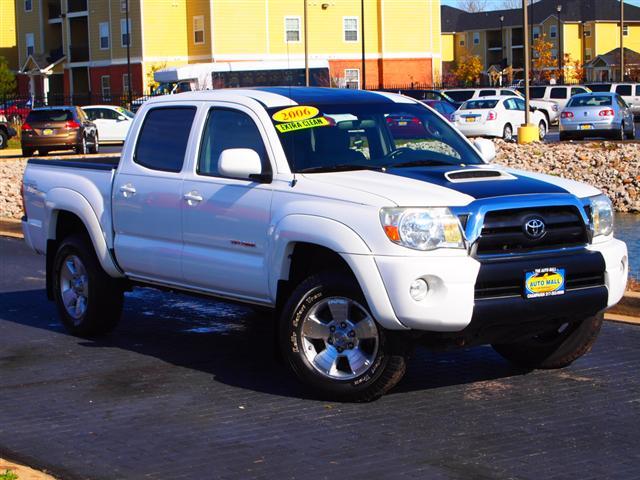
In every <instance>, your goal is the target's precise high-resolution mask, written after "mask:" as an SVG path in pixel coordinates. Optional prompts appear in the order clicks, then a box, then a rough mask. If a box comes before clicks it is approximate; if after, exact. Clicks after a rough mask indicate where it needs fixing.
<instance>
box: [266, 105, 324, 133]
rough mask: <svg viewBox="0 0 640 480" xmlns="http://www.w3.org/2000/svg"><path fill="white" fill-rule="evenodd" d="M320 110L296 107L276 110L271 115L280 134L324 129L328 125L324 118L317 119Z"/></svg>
mask: <svg viewBox="0 0 640 480" xmlns="http://www.w3.org/2000/svg"><path fill="white" fill-rule="evenodd" d="M319 114H320V110H318V109H317V108H316V107H311V106H307V105H296V106H295V107H288V108H284V109H282V110H278V111H277V112H276V113H274V114H273V115H271V118H273V119H274V120H275V121H276V122H280V123H278V124H276V128H277V129H278V131H279V132H280V133H284V132H292V131H294V130H303V129H305V128H314V127H326V126H328V125H330V122H329V120H327V119H326V118H325V117H318V115H319Z"/></svg>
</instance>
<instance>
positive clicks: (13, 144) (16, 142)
mask: <svg viewBox="0 0 640 480" xmlns="http://www.w3.org/2000/svg"><path fill="white" fill-rule="evenodd" d="M7 148H21V147H20V139H19V138H18V137H13V138H10V139H9V141H8V142H7ZM0 480H5V479H4V478H2V477H0Z"/></svg>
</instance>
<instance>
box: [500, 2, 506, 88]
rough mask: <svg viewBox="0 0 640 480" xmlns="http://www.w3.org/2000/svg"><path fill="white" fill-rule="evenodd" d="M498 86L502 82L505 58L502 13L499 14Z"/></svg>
mask: <svg viewBox="0 0 640 480" xmlns="http://www.w3.org/2000/svg"><path fill="white" fill-rule="evenodd" d="M499 18H500V57H501V58H500V86H502V84H503V83H504V73H503V72H504V68H503V67H502V65H503V62H504V59H505V51H504V15H500V17H499Z"/></svg>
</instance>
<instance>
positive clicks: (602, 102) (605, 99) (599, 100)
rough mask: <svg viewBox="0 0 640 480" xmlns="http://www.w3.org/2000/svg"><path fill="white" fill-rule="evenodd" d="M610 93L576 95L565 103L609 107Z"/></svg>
mask: <svg viewBox="0 0 640 480" xmlns="http://www.w3.org/2000/svg"><path fill="white" fill-rule="evenodd" d="M611 105H612V103H611V95H578V96H575V97H573V98H571V100H569V103H568V104H567V107H610V106H611Z"/></svg>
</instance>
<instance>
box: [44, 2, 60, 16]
mask: <svg viewBox="0 0 640 480" xmlns="http://www.w3.org/2000/svg"><path fill="white" fill-rule="evenodd" d="M47 9H48V11H49V14H48V18H49V19H50V20H51V19H54V18H60V15H61V14H62V8H61V7H60V0H49V1H48V2H47Z"/></svg>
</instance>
